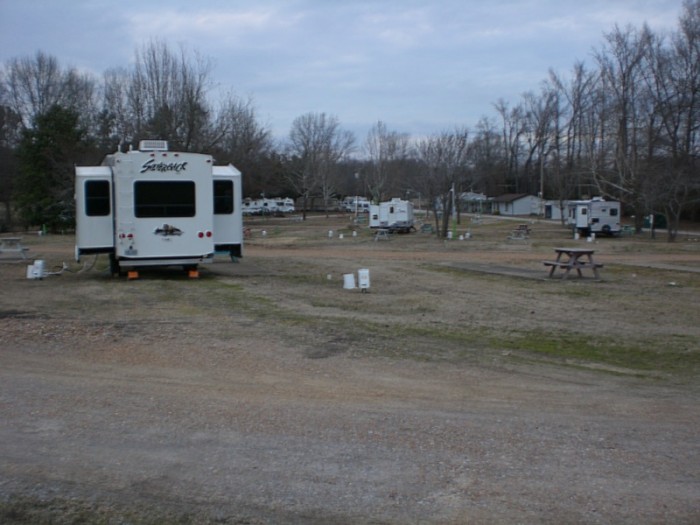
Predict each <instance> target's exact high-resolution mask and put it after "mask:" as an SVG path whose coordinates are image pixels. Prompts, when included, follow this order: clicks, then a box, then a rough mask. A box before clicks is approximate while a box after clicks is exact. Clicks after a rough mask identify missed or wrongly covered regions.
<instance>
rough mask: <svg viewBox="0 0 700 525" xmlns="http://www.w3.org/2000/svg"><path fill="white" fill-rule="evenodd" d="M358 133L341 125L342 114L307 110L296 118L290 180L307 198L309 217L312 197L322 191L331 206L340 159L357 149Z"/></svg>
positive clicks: (305, 205) (293, 126)
mask: <svg viewBox="0 0 700 525" xmlns="http://www.w3.org/2000/svg"><path fill="white" fill-rule="evenodd" d="M354 144H355V137H354V136H353V134H352V133H351V132H349V131H344V130H342V129H341V128H340V123H339V122H338V118H337V117H335V116H327V115H326V114H325V113H307V114H305V115H302V116H300V117H297V118H296V119H294V122H292V129H291V131H290V133H289V147H288V153H289V156H288V159H289V160H290V161H291V162H290V164H291V166H290V168H291V170H290V182H291V183H292V185H293V186H294V188H295V190H296V191H297V193H298V194H299V195H301V197H302V199H303V206H302V208H303V210H302V213H303V217H304V219H305V218H306V211H307V208H308V199H309V197H310V196H311V195H312V193H313V192H314V191H318V192H319V193H320V195H321V197H322V198H323V202H324V206H325V207H326V208H327V207H328V204H329V201H330V198H331V197H332V196H333V194H334V192H335V182H336V181H335V180H334V175H335V174H336V169H337V167H338V166H337V165H338V162H340V161H341V160H342V159H344V158H345V157H346V156H347V155H348V154H349V153H350V152H351V151H352V149H353V147H354Z"/></svg>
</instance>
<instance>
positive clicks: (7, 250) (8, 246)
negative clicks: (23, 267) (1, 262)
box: [0, 237, 29, 259]
mask: <svg viewBox="0 0 700 525" xmlns="http://www.w3.org/2000/svg"><path fill="white" fill-rule="evenodd" d="M28 250H29V248H25V247H24V246H23V245H22V237H0V255H4V254H17V255H19V256H20V257H21V258H22V259H26V258H27V253H26V252H27V251H28Z"/></svg>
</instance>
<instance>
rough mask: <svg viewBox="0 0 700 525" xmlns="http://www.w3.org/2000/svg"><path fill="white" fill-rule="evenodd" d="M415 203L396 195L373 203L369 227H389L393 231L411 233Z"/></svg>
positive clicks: (370, 209) (370, 210)
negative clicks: (385, 200) (388, 199)
mask: <svg viewBox="0 0 700 525" xmlns="http://www.w3.org/2000/svg"><path fill="white" fill-rule="evenodd" d="M413 222H414V220H413V204H412V203H411V201H404V200H401V199H400V198H398V197H394V198H393V199H391V200H390V201H387V202H380V203H379V204H371V205H370V207H369V227H370V228H380V229H388V230H389V231H390V232H392V233H409V232H410V231H411V230H414V229H415V227H414V226H413Z"/></svg>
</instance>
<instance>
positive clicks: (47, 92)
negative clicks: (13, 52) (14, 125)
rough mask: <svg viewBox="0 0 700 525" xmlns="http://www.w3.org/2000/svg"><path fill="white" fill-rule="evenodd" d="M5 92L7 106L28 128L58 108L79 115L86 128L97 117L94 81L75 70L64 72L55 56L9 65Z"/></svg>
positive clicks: (36, 57) (28, 59)
mask: <svg viewBox="0 0 700 525" xmlns="http://www.w3.org/2000/svg"><path fill="white" fill-rule="evenodd" d="M5 91H6V99H7V104H8V105H9V106H10V107H11V108H12V110H13V111H14V113H16V114H17V115H20V116H21V117H22V126H23V127H24V128H25V129H28V128H31V127H32V126H33V125H34V122H35V121H36V119H37V117H38V116H40V115H43V114H45V113H46V112H47V111H49V110H50V109H51V108H53V107H55V106H59V107H62V108H65V109H67V110H70V111H75V112H77V113H78V115H79V116H80V119H81V124H82V125H84V126H89V125H90V123H91V121H92V117H93V116H94V111H95V109H94V108H95V104H94V101H95V81H94V79H92V78H91V77H90V76H89V75H87V74H81V73H78V71H76V70H75V69H69V70H63V69H62V68H61V67H60V65H59V63H58V60H57V59H56V58H55V57H53V56H50V55H47V54H45V53H43V52H41V51H39V52H37V54H36V55H35V56H34V57H32V58H16V59H13V60H10V61H9V62H8V64H7V66H6V75H5Z"/></svg>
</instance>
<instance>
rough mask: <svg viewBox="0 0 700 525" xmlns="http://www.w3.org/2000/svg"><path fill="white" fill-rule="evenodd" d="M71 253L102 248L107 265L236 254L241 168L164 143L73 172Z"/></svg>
mask: <svg viewBox="0 0 700 525" xmlns="http://www.w3.org/2000/svg"><path fill="white" fill-rule="evenodd" d="M75 199H76V246H75V258H76V260H77V261H80V257H81V256H82V255H85V254H93V253H107V254H109V256H110V262H111V270H112V272H113V273H120V272H121V271H122V270H123V269H124V268H135V267H140V266H174V265H177V266H183V267H184V268H188V269H193V268H196V266H197V265H198V264H200V263H209V262H212V260H213V258H214V252H216V251H226V252H228V253H229V254H230V256H231V258H234V257H241V256H242V249H243V220H242V207H241V173H240V171H238V170H237V169H236V168H234V167H233V166H231V165H228V166H214V160H213V158H212V157H211V156H210V155H205V154H201V153H187V152H173V151H169V150H168V144H167V142H166V141H160V140H148V141H141V143H140V144H139V149H138V150H137V151H133V150H132V151H128V152H126V153H124V152H116V153H113V154H111V155H107V156H106V157H105V159H104V161H103V162H102V165H101V166H79V167H76V171H75Z"/></svg>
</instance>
